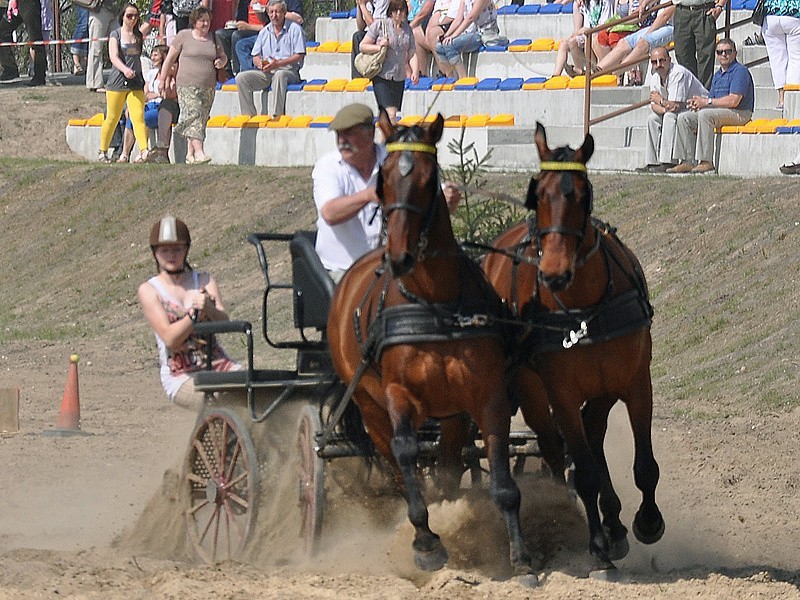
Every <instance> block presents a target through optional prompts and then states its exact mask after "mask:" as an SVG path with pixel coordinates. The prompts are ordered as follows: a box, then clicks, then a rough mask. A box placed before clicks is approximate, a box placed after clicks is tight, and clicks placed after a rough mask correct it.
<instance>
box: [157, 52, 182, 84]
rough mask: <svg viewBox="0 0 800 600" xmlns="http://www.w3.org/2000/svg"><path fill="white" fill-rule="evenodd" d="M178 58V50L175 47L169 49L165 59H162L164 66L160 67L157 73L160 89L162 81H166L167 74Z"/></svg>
mask: <svg viewBox="0 0 800 600" xmlns="http://www.w3.org/2000/svg"><path fill="white" fill-rule="evenodd" d="M178 56H180V50H178V49H177V48H176V47H175V46H170V47H169V52H167V58H165V59H164V64H163V65H161V71H159V73H158V80H159V81H160V82H161V89H164V81H165V80H166V79H167V73H170V72H171V71H172V67H173V65H174V64H175V62H176V61H177V60H178Z"/></svg>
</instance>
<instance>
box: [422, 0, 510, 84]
mask: <svg viewBox="0 0 800 600" xmlns="http://www.w3.org/2000/svg"><path fill="white" fill-rule="evenodd" d="M448 15H449V16H451V17H452V18H453V21H452V23H451V24H450V27H449V28H448V29H447V33H445V34H444V37H443V38H442V39H441V41H440V42H439V43H438V44H437V45H436V53H437V54H438V55H439V64H440V65H441V66H443V67H445V72H444V74H445V76H447V77H450V76H451V75H452V74H453V71H454V70H455V72H456V75H457V77H458V78H459V79H461V78H463V77H466V76H467V70H466V69H465V68H464V62H463V60H462V58H461V54H462V53H464V52H474V51H475V50H477V49H478V48H480V47H481V43H482V42H483V39H482V35H483V34H484V33H489V32H497V33H498V35H499V30H498V27H497V9H496V8H495V6H494V3H493V2H492V1H491V0H458V1H456V0H452V2H451V4H450V9H449V12H448Z"/></svg>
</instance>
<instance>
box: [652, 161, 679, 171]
mask: <svg viewBox="0 0 800 600" xmlns="http://www.w3.org/2000/svg"><path fill="white" fill-rule="evenodd" d="M675 166H677V165H676V163H661V164H658V165H656V166H655V167H653V170H652V171H651V173H666V172H667V171H669V170H670V169H672V168H673V167H675Z"/></svg>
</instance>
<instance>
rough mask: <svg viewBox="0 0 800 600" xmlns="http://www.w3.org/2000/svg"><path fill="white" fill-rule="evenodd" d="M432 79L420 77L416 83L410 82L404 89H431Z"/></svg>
mask: <svg viewBox="0 0 800 600" xmlns="http://www.w3.org/2000/svg"><path fill="white" fill-rule="evenodd" d="M432 85H433V79H431V78H430V77H420V78H419V81H418V82H417V83H412V84H410V85H409V86H408V87H407V88H406V89H408V90H413V91H417V92H426V91H428V90H430V89H431V86H432Z"/></svg>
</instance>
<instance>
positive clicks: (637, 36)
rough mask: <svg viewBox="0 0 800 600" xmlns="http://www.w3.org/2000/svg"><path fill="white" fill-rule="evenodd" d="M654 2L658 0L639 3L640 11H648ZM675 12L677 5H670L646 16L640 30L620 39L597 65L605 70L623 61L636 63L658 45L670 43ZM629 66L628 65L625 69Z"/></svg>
mask: <svg viewBox="0 0 800 600" xmlns="http://www.w3.org/2000/svg"><path fill="white" fill-rule="evenodd" d="M654 3H655V4H657V3H658V0H655V2H642V3H641V4H640V5H639V12H640V13H642V12H644V11H646V10H647V9H648V8H650V7H651V6H652V5H653V4H654ZM674 14H675V7H674V6H668V7H667V8H662V9H660V10H658V11H656V12H654V13H650V14H649V15H647V16H646V17H644V19H643V20H642V21H641V27H640V28H639V30H638V31H635V32H633V33H631V34H630V35H628V36H625V37H624V38H622V39H621V40H619V42H618V43H617V45H616V46H614V49H613V50H611V52H609V53H608V54H606V55H605V56H604V57H603V58H602V59H600V62H598V63H597V67H598V68H599V69H601V70H605V69H608V68H612V67H614V66H615V65H618V64H620V63H621V62H622V61H626V62H628V61H632V62H631V64H635V63H637V62H639V61H641V60H643V59H644V58H645V57H646V56H647V55H648V54H650V51H651V50H652V49H653V48H655V47H656V46H666V45H667V44H669V43H670V42H671V41H672V32H673V27H672V17H673V15H674ZM629 68H630V67H626V68H625V69H624V70H627V69H629Z"/></svg>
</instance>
